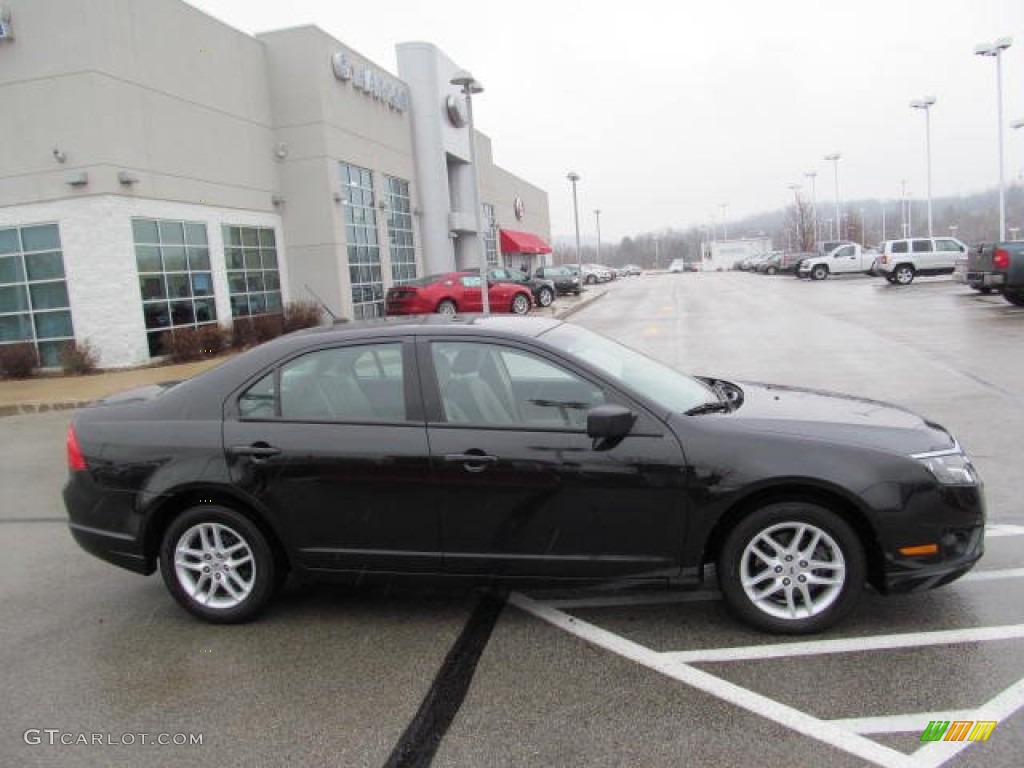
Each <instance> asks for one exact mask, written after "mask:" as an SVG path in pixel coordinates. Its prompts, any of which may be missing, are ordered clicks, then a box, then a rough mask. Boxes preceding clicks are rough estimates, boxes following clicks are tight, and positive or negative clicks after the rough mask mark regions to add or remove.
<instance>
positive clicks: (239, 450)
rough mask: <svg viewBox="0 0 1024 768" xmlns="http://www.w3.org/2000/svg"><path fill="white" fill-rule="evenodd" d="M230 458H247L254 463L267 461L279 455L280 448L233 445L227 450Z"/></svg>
mask: <svg viewBox="0 0 1024 768" xmlns="http://www.w3.org/2000/svg"><path fill="white" fill-rule="evenodd" d="M228 453H230V454H231V455H232V456H248V457H249V458H251V459H253V460H254V461H259V460H260V459H269V458H272V457H274V456H277V455H278V454H280V453H281V449H280V448H275V447H274V446H272V445H268V444H267V443H253V444H252V445H233V446H231V447H230V448H228Z"/></svg>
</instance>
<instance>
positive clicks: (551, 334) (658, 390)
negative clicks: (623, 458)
mask: <svg viewBox="0 0 1024 768" xmlns="http://www.w3.org/2000/svg"><path fill="white" fill-rule="evenodd" d="M543 339H544V341H546V342H547V343H548V344H550V345H551V346H553V347H555V348H556V349H559V350H561V351H562V352H567V353H569V354H570V355H572V356H573V357H577V358H579V359H580V360H583V361H584V362H587V363H589V364H590V365H592V366H594V367H595V368H598V369H600V370H601V371H604V372H605V373H606V374H608V375H609V376H611V377H612V378H614V379H616V380H617V381H620V382H622V383H623V384H624V385H625V386H626V387H628V388H630V389H632V390H634V391H636V392H637V393H638V394H640V395H642V396H643V397H645V398H647V399H648V400H651V401H652V402H654V403H657V404H658V405H660V406H661V407H663V408H664V409H666V410H668V411H676V412H679V413H685V412H686V411H689V410H690V409H692V408H694V407H696V406H698V405H701V404H703V403H717V402H719V398H718V397H717V396H716V395H715V393H714V391H713V390H711V389H710V388H709V387H708V386H706V385H705V384H703V383H701V382H700V381H698V380H697V379H694V378H692V377H690V376H687V375H686V374H684V373H680V372H679V371H677V370H675V369H674V368H669V367H668V366H667V365H664V364H663V363H659V362H658V361H657V360H652V359H651V358H649V357H647V356H646V355H642V354H640V353H639V352H636V351H634V350H632V349H630V348H629V347H625V346H623V345H622V344H619V343H618V342H616V341H612V340H611V339H609V338H606V337H605V336H601V335H599V334H597V333H593V332H592V331H588V330H586V329H585V328H580V327H579V326H578V325H568V324H562V325H559V326H557V327H556V328H552V329H551V330H550V331H548V332H546V333H544V334H543Z"/></svg>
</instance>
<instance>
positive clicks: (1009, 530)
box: [985, 523, 1024, 539]
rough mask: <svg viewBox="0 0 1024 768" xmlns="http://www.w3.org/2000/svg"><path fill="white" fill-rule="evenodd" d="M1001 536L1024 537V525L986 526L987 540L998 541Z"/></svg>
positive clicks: (997, 524)
mask: <svg viewBox="0 0 1024 768" xmlns="http://www.w3.org/2000/svg"><path fill="white" fill-rule="evenodd" d="M1000 536H1024V525H1011V524H1009V523H996V524H991V523H990V524H989V525H986V526H985V538H986V539H996V538H999V537H1000Z"/></svg>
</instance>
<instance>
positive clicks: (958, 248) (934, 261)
mask: <svg viewBox="0 0 1024 768" xmlns="http://www.w3.org/2000/svg"><path fill="white" fill-rule="evenodd" d="M879 251H880V252H881V253H880V254H879V256H878V261H876V262H875V271H876V272H877V273H878V274H880V275H882V277H884V278H885V279H886V280H888V281H889V282H890V283H895V284H896V285H910V283H912V282H913V281H914V278H915V277H916V276H917V275H949V274H952V273H953V268H954V267H955V266H956V260H957V259H958V258H960V257H961V256H963V255H965V254H966V253H967V246H966V245H964V244H963V243H961V242H960V241H959V240H957V239H956V238H955V237H911V238H906V239H903V240H886V241H885V242H884V243H882V245H881V246H880V247H879Z"/></svg>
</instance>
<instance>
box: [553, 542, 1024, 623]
mask: <svg viewBox="0 0 1024 768" xmlns="http://www.w3.org/2000/svg"><path fill="white" fill-rule="evenodd" d="M1022 530H1024V529H1022ZM996 535H997V536H1015V535H1016V534H1011V533H1003V534H996ZM1020 578H1024V568H998V569H995V568H994V569H991V570H981V571H971V572H970V573H968V574H966V575H965V576H961V577H960V578H959V579H958V580H957V581H958V582H959V581H998V580H1001V579H1020ZM954 583H956V582H954ZM534 599H536V600H540V601H541V602H543V603H544V604H545V605H550V606H551V607H552V608H558V609H560V610H563V611H564V610H574V609H578V608H621V607H624V606H629V605H660V604H668V603H701V602H708V601H712V600H721V599H722V593H721V592H718V591H717V590H706V589H702V590H693V591H688V590H671V589H662V590H659V591H657V592H633V593H630V594H625V595H601V596H597V597H569V598H563V599H559V600H544V599H543V596H542V595H541V596H537V597H535V598H534Z"/></svg>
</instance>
